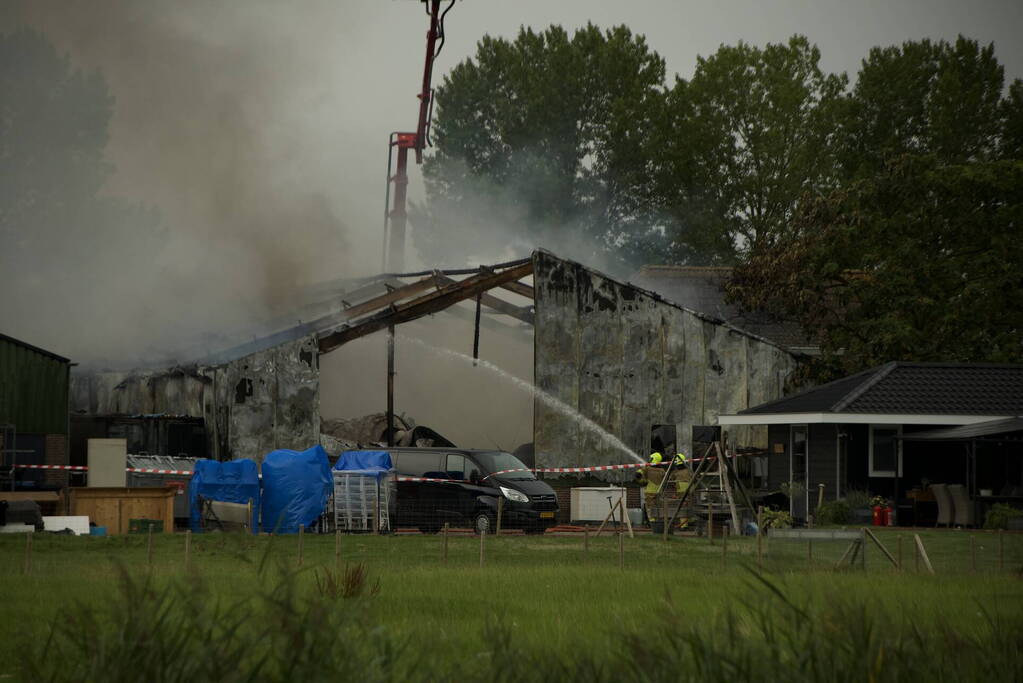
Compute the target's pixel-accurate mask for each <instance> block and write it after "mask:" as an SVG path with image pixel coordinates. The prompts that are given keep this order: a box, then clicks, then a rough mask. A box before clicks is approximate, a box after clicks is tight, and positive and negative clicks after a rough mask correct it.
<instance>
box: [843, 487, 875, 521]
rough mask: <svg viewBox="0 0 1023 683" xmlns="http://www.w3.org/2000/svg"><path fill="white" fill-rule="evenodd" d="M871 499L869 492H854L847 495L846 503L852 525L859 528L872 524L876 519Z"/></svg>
mask: <svg viewBox="0 0 1023 683" xmlns="http://www.w3.org/2000/svg"><path fill="white" fill-rule="evenodd" d="M870 499H871V496H870V493H868V492H867V491H856V490H852V491H848V492H847V493H846V494H845V502H846V504H847V505H848V506H849V510H850V513H851V516H852V519H851V520H850V521H851V523H852V524H856V525H858V526H862V525H865V524H870V522H871V520H872V519H873V517H874V512H873V510H871V509H870Z"/></svg>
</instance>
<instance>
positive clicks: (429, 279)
mask: <svg viewBox="0 0 1023 683" xmlns="http://www.w3.org/2000/svg"><path fill="white" fill-rule="evenodd" d="M381 284H384V285H385V286H387V287H390V285H389V284H387V283H381ZM433 286H434V283H433V276H430V275H428V276H426V277H424V278H422V279H420V280H416V281H415V282H411V283H409V284H407V285H404V286H402V287H397V288H395V289H392V290H390V291H389V292H387V293H386V294H381V295H379V296H375V297H373V298H372V299H368V300H366V301H363V302H362V303H359V304H355V305H354V306H348V307H346V308H345V309H344V310H343V311H341V312H340V313H339V314H338V315H339V316H340V317H341V318H342V319H343V320H351V319H352V318H358V317H359V316H362V315H366V314H367V313H372V312H373V311H376V310H378V309H381V308H384V307H385V306H390V305H391V304H393V303H395V302H397V301H401V300H402V299H407V298H409V297H410V296H413V295H415V294H419V293H420V292H425V291H426V290H428V289H432V288H433ZM342 296H344V295H342Z"/></svg>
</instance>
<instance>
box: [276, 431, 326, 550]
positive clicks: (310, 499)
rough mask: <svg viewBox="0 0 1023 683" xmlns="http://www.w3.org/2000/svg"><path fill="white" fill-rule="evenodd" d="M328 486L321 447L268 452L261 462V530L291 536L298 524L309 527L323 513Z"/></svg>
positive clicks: (324, 458) (323, 451)
mask: <svg viewBox="0 0 1023 683" xmlns="http://www.w3.org/2000/svg"><path fill="white" fill-rule="evenodd" d="M332 485H333V478H332V477H331V474H330V463H329V462H328V461H327V451H325V450H323V447H322V446H320V445H318V444H317V445H316V446H313V447H312V448H310V449H308V450H304V451H291V450H285V449H281V450H276V451H273V452H271V453H270V454H268V455H267V456H266V458H264V459H263V531H272V532H274V533H279V534H294V533H298V527H299V525H302V526H305V527H306V528H308V527H310V526H312V524H313V523H314V522H315V521H316V520H317V519H319V517H320V515H321V514H323V509H324V508H325V507H326V505H327V498H328V497H330V491H331V487H332Z"/></svg>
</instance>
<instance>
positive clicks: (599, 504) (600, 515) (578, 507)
mask: <svg viewBox="0 0 1023 683" xmlns="http://www.w3.org/2000/svg"><path fill="white" fill-rule="evenodd" d="M571 495H572V497H571V505H570V511H571V519H572V521H575V522H602V521H604V518H605V517H607V515H608V513H609V512H611V506H613V505H614V504H615V503H617V502H618V501H619V500H622V502H624V500H623V497H624V496H625V489H624V488H622V487H620V486H577V487H575V488H573V489H572V494H571ZM608 498H610V499H611V500H610V501H608ZM621 514H622V513H621V512H620V511H619V510H615V519H616V520H618V521H622V516H621Z"/></svg>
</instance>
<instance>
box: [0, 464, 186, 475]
mask: <svg viewBox="0 0 1023 683" xmlns="http://www.w3.org/2000/svg"><path fill="white" fill-rule="evenodd" d="M15 467H19V468H23V469H27V470H74V471H76V472H86V471H88V470H89V468H88V466H87V465H15ZM124 471H125V472H139V473H141V474H178V475H182V476H189V477H190V476H192V470H157V469H153V468H149V467H125V468H124Z"/></svg>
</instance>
